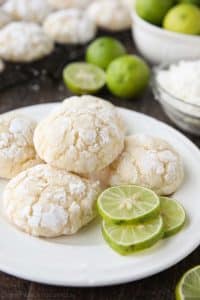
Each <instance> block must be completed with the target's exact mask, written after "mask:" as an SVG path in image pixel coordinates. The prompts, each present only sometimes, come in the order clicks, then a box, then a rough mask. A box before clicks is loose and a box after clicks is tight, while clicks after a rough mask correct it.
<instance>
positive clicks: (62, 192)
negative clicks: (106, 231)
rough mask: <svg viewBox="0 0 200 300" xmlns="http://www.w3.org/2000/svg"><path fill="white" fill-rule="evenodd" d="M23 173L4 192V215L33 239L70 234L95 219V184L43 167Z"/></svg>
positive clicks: (97, 189) (39, 166)
mask: <svg viewBox="0 0 200 300" xmlns="http://www.w3.org/2000/svg"><path fill="white" fill-rule="evenodd" d="M22 174H23V173H21V174H19V175H18V176H16V177H15V178H14V179H13V180H11V181H10V182H9V183H8V185H7V187H6V189H5V193H4V207H5V212H6V214H7V216H8V218H9V219H10V220H11V221H12V222H13V223H14V224H16V225H17V226H18V227H20V228H21V229H22V230H24V231H26V232H28V233H30V234H33V235H36V236H58V235H62V234H73V233H75V232H76V231H77V230H78V229H80V228H81V227H82V226H84V225H85V224H87V223H88V222H89V221H90V220H92V219H93V218H94V217H95V201H96V198H97V196H98V193H99V191H100V187H99V183H98V182H93V181H90V180H87V179H83V178H80V177H78V176H76V175H73V174H70V173H67V172H65V171H60V170H57V169H54V168H51V167H50V166H48V165H45V164H42V165H38V166H35V167H34V168H31V169H28V170H27V171H25V172H24V176H22ZM85 202H87V206H85V205H84V204H85Z"/></svg>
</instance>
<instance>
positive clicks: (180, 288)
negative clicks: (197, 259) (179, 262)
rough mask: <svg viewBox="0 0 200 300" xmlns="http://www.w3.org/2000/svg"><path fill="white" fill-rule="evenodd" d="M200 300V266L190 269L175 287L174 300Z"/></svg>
mask: <svg viewBox="0 0 200 300" xmlns="http://www.w3.org/2000/svg"><path fill="white" fill-rule="evenodd" d="M192 299H194V300H198V299H200V265H198V266H196V267H195V268H192V269H190V270H189V271H188V272H186V273H185V274H184V275H183V277H182V278H181V280H180V282H179V283H178V285H177V287H176V300H192Z"/></svg>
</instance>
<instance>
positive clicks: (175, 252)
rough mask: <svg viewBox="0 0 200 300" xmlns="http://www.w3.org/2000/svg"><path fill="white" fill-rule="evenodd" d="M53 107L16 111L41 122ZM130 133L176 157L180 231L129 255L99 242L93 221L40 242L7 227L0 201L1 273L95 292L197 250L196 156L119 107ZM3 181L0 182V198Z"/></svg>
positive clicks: (158, 126)
mask: <svg viewBox="0 0 200 300" xmlns="http://www.w3.org/2000/svg"><path fill="white" fill-rule="evenodd" d="M58 105H59V104H58V103H51V104H50V103H48V104H41V105H34V106H29V107H25V108H21V109H19V110H18V112H19V113H23V114H25V115H27V116H30V117H31V118H34V119H35V120H38V121H39V120H41V119H42V118H44V117H45V116H46V115H48V114H49V112H50V111H51V110H53V109H56V108H57V107H58ZM119 113H120V114H121V115H122V117H123V119H124V120H125V121H126V124H127V127H128V131H129V133H130V134H132V133H136V132H137V133H145V134H153V135H155V136H158V137H164V138H165V139H166V141H168V142H169V143H171V144H172V145H173V146H174V147H175V148H176V150H177V151H178V152H179V153H180V154H181V157H182V159H183V162H184V168H185V179H184V182H183V185H182V186H181V187H180V189H179V190H178V191H177V192H176V193H175V194H174V195H173V197H174V198H175V199H177V200H178V201H180V203H182V204H183V206H184V207H185V209H186V212H187V222H186V225H185V227H184V228H183V229H182V231H181V232H180V233H179V234H177V235H175V236H173V237H171V238H168V239H164V240H161V241H160V242H159V243H158V244H156V245H155V246H154V247H152V248H150V249H147V250H144V251H141V252H138V253H135V254H133V255H129V256H121V255H119V254H117V253H116V252H114V251H113V250H112V249H111V248H110V247H109V246H108V245H107V244H106V243H105V241H104V240H103V238H102V234H101V226H100V222H99V220H98V219H97V220H96V221H94V222H92V223H91V224H90V225H88V226H86V227H85V228H83V229H82V230H81V231H80V232H79V233H77V234H76V235H74V236H68V237H67V236H63V237H59V238H55V239H42V238H40V239H39V238H34V237H32V236H29V235H27V234H25V233H23V232H21V231H19V230H17V229H16V228H15V227H13V226H12V225H11V224H9V223H8V222H7V220H6V219H5V217H4V214H3V210H2V201H1V202H0V237H1V243H0V271H4V272H6V273H8V274H12V275H14V276H17V277H20V278H24V279H28V280H31V281H36V282H40V283H46V284H54V285H63V286H76V287H78V286H82V287H94V286H105V285H111V284H119V283H125V282H129V281H134V280H138V279H142V278H145V277H148V276H151V275H153V274H156V273H158V272H161V271H163V270H165V269H167V268H169V267H171V266H173V265H175V264H176V263H178V262H179V261H180V260H182V259H183V258H185V257H186V256H188V255H189V254H190V253H191V252H192V251H194V250H195V249H196V248H197V247H198V246H199V245H200V230H199V224H200V214H199V211H200V201H199V194H200V189H199V178H200V168H199V162H200V151H199V150H198V148H197V147H196V146H195V145H194V144H192V142H190V141H189V140H188V139H187V138H186V137H184V136H183V135H182V134H180V133H179V132H177V131H176V130H174V129H173V128H171V127H169V126H167V125H166V124H163V123H162V122H159V121H157V120H155V119H153V118H150V117H148V116H146V115H143V114H141V113H138V112H135V111H131V110H127V109H122V108H119ZM6 183H7V182H6V181H5V180H0V197H1V199H2V193H3V190H4V187H5V184H6Z"/></svg>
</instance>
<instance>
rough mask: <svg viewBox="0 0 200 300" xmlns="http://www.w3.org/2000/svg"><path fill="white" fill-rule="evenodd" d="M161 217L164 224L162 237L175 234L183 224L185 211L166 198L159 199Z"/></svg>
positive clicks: (176, 203) (178, 204) (175, 202)
mask: <svg viewBox="0 0 200 300" xmlns="http://www.w3.org/2000/svg"><path fill="white" fill-rule="evenodd" d="M160 208H161V215H162V218H163V222H164V232H165V234H164V236H165V237H168V236H171V235H173V234H176V233H177V232H179V231H180V230H181V228H182V227H183V225H184V224H185V219H186V216H185V211H184V209H183V207H182V205H181V204H180V203H178V202H177V201H175V200H173V199H170V198H167V197H160Z"/></svg>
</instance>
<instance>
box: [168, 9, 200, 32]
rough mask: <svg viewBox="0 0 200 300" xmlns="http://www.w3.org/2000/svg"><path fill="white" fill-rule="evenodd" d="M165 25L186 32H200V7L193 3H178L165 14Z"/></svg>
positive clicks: (176, 30)
mask: <svg viewBox="0 0 200 300" xmlns="http://www.w3.org/2000/svg"><path fill="white" fill-rule="evenodd" d="M163 27H164V28H165V29H167V30H170V31H174V32H179V33H184V34H194V35H195V34H200V9H199V8H198V7H197V6H196V5H193V4H187V3H183V4H178V5H176V6H175V7H174V8H172V9H170V10H169V12H168V13H167V15H166V16H165V18H164V21H163Z"/></svg>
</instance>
